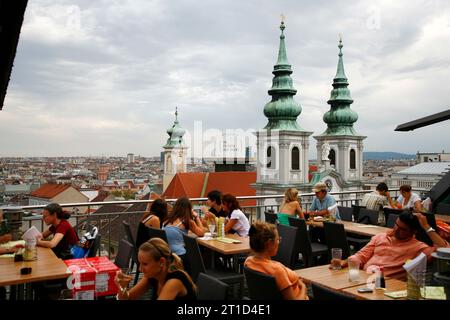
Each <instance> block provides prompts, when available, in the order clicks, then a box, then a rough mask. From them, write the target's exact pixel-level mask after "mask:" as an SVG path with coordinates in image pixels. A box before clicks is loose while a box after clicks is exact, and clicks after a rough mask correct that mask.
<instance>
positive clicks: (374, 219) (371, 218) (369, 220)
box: [357, 208, 379, 226]
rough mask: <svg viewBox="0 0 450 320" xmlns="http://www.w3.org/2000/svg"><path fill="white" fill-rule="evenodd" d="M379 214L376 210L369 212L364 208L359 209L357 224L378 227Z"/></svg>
mask: <svg viewBox="0 0 450 320" xmlns="http://www.w3.org/2000/svg"><path fill="white" fill-rule="evenodd" d="M378 216H379V212H378V211H376V210H370V209H366V208H361V209H360V210H359V216H358V220H357V222H358V223H364V224H372V225H374V226H376V225H378Z"/></svg>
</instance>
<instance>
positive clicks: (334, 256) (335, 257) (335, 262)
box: [331, 248, 342, 270]
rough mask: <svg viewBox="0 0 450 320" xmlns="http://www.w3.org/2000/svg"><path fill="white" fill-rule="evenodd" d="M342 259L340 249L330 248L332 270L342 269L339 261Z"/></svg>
mask: <svg viewBox="0 0 450 320" xmlns="http://www.w3.org/2000/svg"><path fill="white" fill-rule="evenodd" d="M341 259H342V249H341V248H331V261H332V265H331V268H332V269H333V270H340V269H342V267H341V263H340V260H341Z"/></svg>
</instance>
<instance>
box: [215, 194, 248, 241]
mask: <svg viewBox="0 0 450 320" xmlns="http://www.w3.org/2000/svg"><path fill="white" fill-rule="evenodd" d="M222 209H223V211H224V212H225V213H226V214H227V217H228V221H227V222H226V224H225V228H224V229H225V233H228V232H235V233H237V234H238V235H239V236H240V237H247V236H248V230H249V229H250V223H249V222H248V219H247V217H246V216H245V214H244V213H243V212H242V210H241V207H240V205H239V202H238V201H237V199H236V197H235V196H233V195H232V194H229V193H228V194H225V195H224V196H223V197H222Z"/></svg>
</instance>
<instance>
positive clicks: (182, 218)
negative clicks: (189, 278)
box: [163, 197, 205, 272]
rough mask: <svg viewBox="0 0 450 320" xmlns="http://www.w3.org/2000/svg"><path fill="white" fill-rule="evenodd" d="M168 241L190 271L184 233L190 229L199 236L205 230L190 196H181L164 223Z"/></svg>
mask: <svg viewBox="0 0 450 320" xmlns="http://www.w3.org/2000/svg"><path fill="white" fill-rule="evenodd" d="M163 229H164V230H165V231H166V235H167V241H168V242H169V246H170V249H171V250H172V252H173V253H175V254H176V255H178V256H179V257H180V258H181V260H183V264H184V270H186V271H187V272H189V259H188V257H187V256H186V249H185V247H184V240H183V234H188V232H189V231H191V232H193V233H195V234H196V235H197V236H199V237H203V235H204V234H205V231H204V229H203V227H202V222H201V220H200V217H199V216H198V215H197V214H196V213H195V212H194V211H193V210H192V204H191V202H190V201H189V199H188V198H184V197H183V198H179V199H178V200H177V201H176V202H175V205H174V206H173V209H172V212H171V214H170V215H169V217H168V218H167V220H166V221H165V222H164V223H163Z"/></svg>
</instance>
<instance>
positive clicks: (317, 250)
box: [288, 217, 328, 268]
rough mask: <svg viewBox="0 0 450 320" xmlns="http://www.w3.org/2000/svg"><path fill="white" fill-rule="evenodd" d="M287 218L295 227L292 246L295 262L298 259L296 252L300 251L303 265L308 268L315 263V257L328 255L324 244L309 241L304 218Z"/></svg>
mask: <svg viewBox="0 0 450 320" xmlns="http://www.w3.org/2000/svg"><path fill="white" fill-rule="evenodd" d="M288 220H289V225H291V226H293V227H297V239H296V240H295V246H294V259H295V262H296V260H297V259H298V253H301V255H302V262H303V266H304V267H307V268H308V267H312V266H314V265H315V263H314V260H315V258H317V257H319V256H324V255H328V247H327V246H326V245H324V244H321V243H317V242H313V243H311V239H310V238H309V233H308V230H307V228H306V221H305V220H304V219H298V218H293V217H289V218H288Z"/></svg>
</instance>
